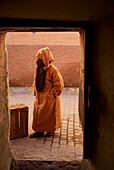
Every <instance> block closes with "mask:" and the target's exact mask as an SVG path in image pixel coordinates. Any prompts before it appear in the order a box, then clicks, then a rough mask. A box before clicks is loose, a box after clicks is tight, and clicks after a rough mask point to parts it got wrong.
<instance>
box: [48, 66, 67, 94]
mask: <svg viewBox="0 0 114 170" xmlns="http://www.w3.org/2000/svg"><path fill="white" fill-rule="evenodd" d="M52 84H53V86H52V89H51V91H52V93H53V94H54V96H55V97H56V96H58V95H60V94H61V92H62V90H63V88H64V83H63V78H62V75H61V73H60V72H59V71H58V69H56V70H55V71H54V72H53V73H52Z"/></svg>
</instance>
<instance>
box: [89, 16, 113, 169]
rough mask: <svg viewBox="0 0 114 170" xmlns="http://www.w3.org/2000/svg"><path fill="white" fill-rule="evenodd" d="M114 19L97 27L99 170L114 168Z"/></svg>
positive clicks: (95, 138) (94, 109) (95, 146)
mask: <svg viewBox="0 0 114 170" xmlns="http://www.w3.org/2000/svg"><path fill="white" fill-rule="evenodd" d="M113 21H114V16H110V17H107V18H106V19H104V20H102V21H101V22H97V23H95V25H94V41H93V56H92V63H91V71H92V72H91V73H92V74H91V81H92V82H91V84H92V87H91V115H92V117H91V125H92V127H91V128H92V157H93V162H94V164H95V167H96V169H99V170H103V169H107V170H108V169H109V170H112V169H113V168H114V161H113V158H114V150H113V145H114V138H113V133H114V22H113Z"/></svg>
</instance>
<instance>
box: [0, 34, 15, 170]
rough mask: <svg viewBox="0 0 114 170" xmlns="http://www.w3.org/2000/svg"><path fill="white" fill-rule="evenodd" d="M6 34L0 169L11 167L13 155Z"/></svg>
mask: <svg viewBox="0 0 114 170" xmlns="http://www.w3.org/2000/svg"><path fill="white" fill-rule="evenodd" d="M5 38H6V37H5V34H4V33H2V34H0V169H1V170H7V169H9V167H10V163H11V159H12V155H11V151H10V147H9V142H8V139H9V106H8V89H9V84H8V61H7V51H6V42H5Z"/></svg>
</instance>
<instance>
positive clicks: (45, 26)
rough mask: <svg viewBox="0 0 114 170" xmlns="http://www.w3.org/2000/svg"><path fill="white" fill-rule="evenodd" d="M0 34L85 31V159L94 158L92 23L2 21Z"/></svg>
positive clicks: (31, 20) (0, 20) (32, 20)
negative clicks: (91, 94)
mask: <svg viewBox="0 0 114 170" xmlns="http://www.w3.org/2000/svg"><path fill="white" fill-rule="evenodd" d="M0 23H1V26H0V32H1V33H2V32H3V33H7V32H19V31H20V32H38V31H39V32H40V31H41V32H42V31H48V32H51V31H53V32H55V31H58V32H62V31H78V32H81V31H82V30H84V31H85V49H84V50H85V80H84V101H85V105H84V112H85V118H84V122H85V123H84V124H85V125H84V146H83V148H84V156H83V158H85V159H90V160H91V158H92V129H91V114H90V108H89V106H88V98H89V96H88V87H90V86H91V71H90V70H91V68H90V67H91V58H92V37H93V35H92V33H93V30H92V29H93V23H92V22H82V21H81V22H77V21H55V20H37V19H13V18H12V19H9V18H3V19H2V18H1V19H0Z"/></svg>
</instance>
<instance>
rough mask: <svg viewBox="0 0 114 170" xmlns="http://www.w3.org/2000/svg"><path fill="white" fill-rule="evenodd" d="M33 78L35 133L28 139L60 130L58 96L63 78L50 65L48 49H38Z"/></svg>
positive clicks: (50, 58)
mask: <svg viewBox="0 0 114 170" xmlns="http://www.w3.org/2000/svg"><path fill="white" fill-rule="evenodd" d="M36 57H37V58H38V60H37V64H36V70H35V76H34V83H33V86H34V91H35V96H36V97H35V101H34V108H33V124H32V128H33V130H34V131H35V133H32V134H31V135H30V138H35V137H43V136H44V132H47V133H46V135H45V136H46V137H49V136H51V135H53V133H54V131H55V130H57V129H58V128H61V106H60V94H61V92H62V90H63V88H64V83H63V78H62V76H61V74H60V72H59V71H58V69H57V68H56V67H55V66H54V65H53V64H52V62H53V60H54V58H53V55H52V53H51V51H50V49H49V48H48V47H46V48H42V49H40V50H39V51H38V52H37V54H36Z"/></svg>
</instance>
